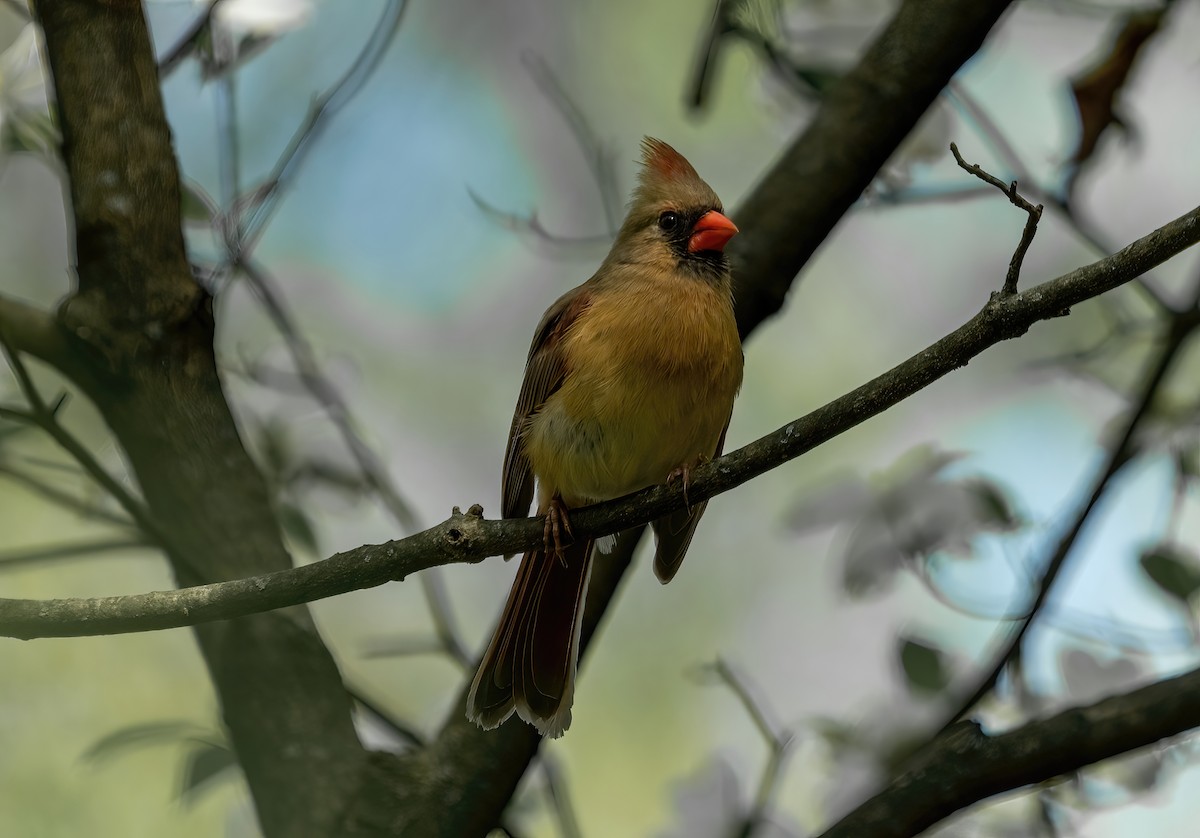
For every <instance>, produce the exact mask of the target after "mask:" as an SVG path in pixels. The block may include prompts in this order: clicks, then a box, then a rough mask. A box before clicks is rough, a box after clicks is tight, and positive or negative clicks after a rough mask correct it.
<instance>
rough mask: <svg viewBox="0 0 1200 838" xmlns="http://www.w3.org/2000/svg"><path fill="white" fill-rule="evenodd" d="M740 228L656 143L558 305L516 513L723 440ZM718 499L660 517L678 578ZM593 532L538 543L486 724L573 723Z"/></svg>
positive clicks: (735, 346) (483, 704) (589, 493)
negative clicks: (619, 220) (601, 250)
mask: <svg viewBox="0 0 1200 838" xmlns="http://www.w3.org/2000/svg"><path fill="white" fill-rule="evenodd" d="M734 232H736V228H735V227H734V226H733V224H732V223H731V222H729V220H728V219H726V218H725V217H724V215H722V214H721V203H720V200H719V199H718V198H717V196H716V194H715V193H713V191H712V189H711V188H709V186H708V185H707V184H706V183H705V182H704V181H703V180H701V179H700V177H699V175H697V174H696V172H695V170H694V169H692V167H691V165H690V164H689V163H688V162H687V161H686V160H685V159H684V158H683V157H682V156H681V155H679V153H678V152H676V151H675V150H674V149H672V148H671V147H670V146H668V145H667V144H666V143H663V142H661V141H659V140H653V139H649V138H648V139H647V140H645V141H644V143H643V167H642V171H641V175H640V180H639V185H638V188H637V190H636V191H635V192H634V195H633V199H632V201H631V203H630V209H629V213H628V215H627V216H626V219H625V221H624V223H623V224H622V227H621V230H620V232H619V233H618V235H617V239H616V241H615V242H614V244H613V247H612V250H611V251H610V252H609V255H608V257H607V258H606V259H605V260H604V262H603V264H602V265H601V266H600V269H599V270H598V271H597V272H596V274H595V275H594V276H593V277H592V278H591V279H589V280H588V281H587V282H585V283H584V284H583V285H580V286H579V287H577V288H575V289H573V290H571V291H568V292H567V293H566V294H564V295H563V296H562V297H560V298H559V299H558V300H557V301H556V302H555V303H554V304H553V305H552V306H551V307H550V308H549V309H548V310H547V312H546V314H545V315H544V316H543V318H542V321H541V323H540V324H539V325H538V328H537V331H536V332H535V335H534V339H533V344H532V346H531V347H530V350H529V359H528V362H527V365H526V371H525V381H524V383H523V384H522V387H521V393H520V396H519V397H518V400H517V407H516V411H515V413H514V416H513V423H512V428H511V430H510V433H509V442H508V449H507V451H506V453H505V458H504V480H503V490H502V494H503V514H504V516H505V517H522V516H524V515H525V514H527V512H528V510H529V505H530V503H531V502H532V500H533V496H534V478H535V477H536V479H537V487H538V488H537V501H538V503H537V509H538V514H539V515H546V514H548V513H559V512H561V513H562V514H565V511H566V510H567V509H573V508H576V507H579V506H583V505H586V504H589V503H593V502H595V501H600V500H607V499H609V498H615V497H620V496H621V495H625V494H628V493H630V492H634V491H637V490H638V489H641V488H644V487H646V486H649V485H652V484H655V483H661V482H664V481H665V480H667V478H668V476H670V475H672V474H673V473H675V472H678V471H679V470H680V469H686V468H690V467H693V466H695V465H696V464H698V463H699V462H701V461H703V460H705V459H708V458H710V457H713V456H715V455H717V454H719V452H720V449H721V446H722V444H723V442H724V436H725V429H726V428H727V427H728V424H729V416H730V412H731V411H732V409H733V400H734V397H735V396H736V394H737V391H738V388H739V387H740V386H741V381H742V350H741V344H740V341H739V339H738V332H737V325H736V323H735V321H734V317H733V300H732V292H731V283H730V276H729V269H728V265H727V263H726V260H725V257H724V255H723V253H722V252H721V251H722V248H723V247H724V244H725V242H726V241H728V239H729V238H730V237H731V236H732V235H733V233H734ZM704 508H705V504H702V503H701V504H696V505H695V506H693V507H691V508H690V509H685V510H682V511H680V512H678V513H675V514H673V515H669V516H666V517H664V518H662V519H659V520H658V521H655V522H654V523H653V525H652V526H653V527H654V531H655V535H656V537H657V541H658V547H657V550H656V553H655V563H654V568H655V573H656V575H657V576H658V578H659V579H660V580H661V581H662V582H664V583H665V582H668V581H670V579H671V577H673V576H674V575H675V573H676V571H677V570H678V568H679V565H680V563H681V562H682V561H683V556H684V554H685V553H686V551H687V548H688V545H689V544H690V543H691V539H692V534H693V533H694V531H695V528H696V524H697V523H698V522H699V520H700V516H701V515H702V514H703V512H704ZM591 547H592V545H591V542H590V541H587V540H583V541H579V542H576V543H574V544H570V545H568V546H566V547H565V548H564V550H563V555H562V556H561V557H559V556H556V555H555V554H554V550H553V546H552V545H549V544H548V545H546V546H544V547H543V548H540V549H537V550H532V551H530V552H528V553H526V554H525V555H524V556H523V557H522V559H521V566H520V568H519V569H518V572H517V578H516V581H515V582H514V583H513V588H512V592H511V593H510V594H509V598H508V602H507V604H506V605H505V609H504V612H503V614H502V615H501V618H500V624H499V626H498V627H497V630H496V634H495V635H494V637H493V638H492V641H491V644H490V645H489V646H488V649H487V651H486V652H485V653H484V657H483V660H482V662H481V663H480V667H479V671H478V672H477V674H476V676H475V680H474V683H473V684H472V686H471V691H470V694H469V695H468V699H467V715H468V717H469V718H471V719H473V720H475V721H476V722H478V723H479V724H480V725H481V726H483V727H485V728H492V727H495V726H497V725H499V724H500V723H501V722H503V721H504V720H505V719H506V718H508V716H509V715H510V714H511V713H512V712H513V711H514V710H515V711H516V713H517V714H518V715H519V716H520V717H521V718H522V719H525V720H526V721H527V722H529V723H531V724H533V725H534V726H535V727H537V728H538V730H539V731H541V733H543V734H544V735H547V736H558V735H561V733H562V732H563V731H564V730H565V729H566V727H567V726H568V725H569V724H570V719H571V714H570V708H571V702H572V697H573V694H574V682H575V664H576V658H577V657H578V643H579V631H580V625H581V620H582V615H583V601H584V597H585V594H586V590H587V580H588V576H589V575H590V568H591V561H592V549H591Z"/></svg>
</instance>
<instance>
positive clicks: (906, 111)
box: [729, 0, 1011, 337]
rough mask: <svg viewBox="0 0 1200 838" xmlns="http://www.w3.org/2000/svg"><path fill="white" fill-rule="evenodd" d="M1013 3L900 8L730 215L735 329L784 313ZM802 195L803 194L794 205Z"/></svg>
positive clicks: (950, 0) (939, 0)
mask: <svg viewBox="0 0 1200 838" xmlns="http://www.w3.org/2000/svg"><path fill="white" fill-rule="evenodd" d="M1010 3H1011V0H973V2H963V0H906V2H904V3H903V4H902V5H901V6H900V9H899V10H898V11H897V13H896V15H895V17H894V18H893V19H892V21H891V22H890V23H889V24H888V26H887V28H886V29H884V31H883V32H882V33H881V34H880V35H879V37H878V38H877V39H876V40H875V42H874V43H873V44H872V45H871V46H870V47H869V48H868V49H867V51H866V53H865V54H864V55H863V57H862V59H861V60H860V61H859V63H858V65H857V66H856V67H855V68H854V69H853V70H851V71H850V72H849V73H847V74H846V75H845V76H843V77H842V79H841V80H840V81H838V82H837V83H836V84H834V85H833V87H831V88H830V90H829V92H828V93H827V94H826V95H825V96H824V97H823V99H822V104H821V107H820V109H818V111H817V113H816V115H815V117H814V118H813V120H812V122H810V123H809V124H808V126H807V127H806V128H805V129H804V131H803V133H802V134H801V135H800V136H799V137H798V138H797V139H796V141H795V142H793V143H792V145H791V146H790V147H789V148H788V149H787V150H786V151H784V152H783V154H782V155H781V156H780V157H779V159H778V160H777V161H776V162H775V164H774V165H773V166H771V168H770V169H768V170H767V171H766V172H765V173H764V174H763V176H762V178H761V179H760V180H759V182H758V184H757V185H756V186H755V187H754V189H753V190H752V191H751V193H750V195H749V197H748V198H747V199H746V202H745V204H743V205H742V206H741V207H740V208H739V209H738V212H737V213H736V215H735V216H734V217H735V219H736V221H737V223H738V226H739V227H741V228H742V233H741V234H740V235H739V236H738V237H737V238H735V239H734V240H733V241H732V242H731V243H730V247H729V252H730V255H731V256H732V257H733V265H734V271H733V278H734V299H736V300H737V317H738V328H739V330H740V331H741V333H742V336H743V337H745V336H746V335H747V334H749V332H750V330H751V329H752V328H753V327H754V326H755V325H756V324H758V323H759V322H761V321H762V320H764V319H765V318H767V317H769V316H771V315H772V314H774V313H775V312H777V311H778V310H779V309H780V308H782V306H783V303H784V299H785V298H786V296H787V292H788V289H789V288H791V285H792V280H793V278H794V277H795V276H796V274H797V273H798V272H799V271H800V269H801V268H803V267H804V265H805V263H806V262H807V261H808V259H809V257H810V256H812V254H813V253H814V252H815V251H816V249H817V247H819V246H820V244H821V242H823V241H825V239H826V237H827V236H828V235H829V232H830V231H831V230H832V229H833V228H834V225H836V224H837V223H838V221H839V220H840V219H841V217H842V216H843V215H844V214H845V213H846V210H848V209H849V208H850V207H851V205H852V204H853V203H854V202H855V201H857V200H858V199H859V197H860V196H861V195H862V193H863V190H865V189H866V188H867V187H868V186H869V185H870V183H871V181H872V179H873V178H874V177H875V174H876V172H878V171H879V168H880V167H881V166H882V165H883V164H884V163H885V162H886V161H887V159H888V157H890V156H891V155H892V153H893V152H894V151H895V149H896V147H897V146H898V145H899V144H900V141H901V140H903V139H904V137H906V136H908V134H909V132H910V131H912V129H913V127H914V126H915V125H916V124H917V120H919V119H920V118H921V115H922V114H924V113H925V111H926V110H927V109H928V108H929V106H930V105H931V104H932V103H933V101H934V99H935V98H937V96H938V94H939V93H941V91H942V88H944V87H945V86H946V84H947V83H948V82H949V81H950V79H951V77H952V76H953V75H954V74H955V72H957V70H958V68H959V67H960V66H962V64H963V62H965V61H966V60H967V59H968V58H970V57H971V56H972V55H973V54H974V53H975V51H976V50H978V49H979V47H980V45H982V43H983V41H984V39H985V38H986V37H987V34H988V32H989V31H991V29H992V27H993V26H994V25H995V24H996V22H997V21H998V20H999V19H1000V16H1001V15H1002V14H1003V13H1004V10H1005V9H1007V8H1008V6H1009V5H1010ZM799 196H803V199H800V197H799Z"/></svg>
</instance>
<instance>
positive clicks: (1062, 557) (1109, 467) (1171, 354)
mask: <svg viewBox="0 0 1200 838" xmlns="http://www.w3.org/2000/svg"><path fill="white" fill-rule="evenodd" d="M1177 322H1178V323H1179V324H1180V325H1179V326H1178V327H1175V328H1172V329H1171V330H1170V331H1169V333H1168V336H1167V340H1166V343H1165V344H1164V345H1163V346H1162V348H1161V349H1160V350H1159V352H1158V355H1157V356H1156V357H1155V358H1154V360H1153V361H1152V362H1151V364H1150V367H1151V368H1150V370H1149V372H1148V373H1147V374H1146V375H1145V376H1144V377H1143V380H1144V382H1145V383H1144V384H1143V386H1142V391H1141V393H1140V394H1139V395H1138V398H1137V400H1136V401H1135V402H1134V406H1133V407H1132V408H1131V409H1130V411H1129V415H1128V418H1127V419H1126V421H1125V425H1124V429H1123V430H1122V432H1121V436H1120V437H1119V438H1118V439H1117V441H1116V442H1115V443H1114V444H1113V446H1112V448H1111V450H1110V452H1109V455H1108V460H1107V461H1106V463H1105V465H1104V468H1103V469H1102V470H1101V471H1100V474H1099V475H1097V476H1096V478H1095V480H1094V481H1093V483H1092V488H1091V491H1090V492H1089V494H1088V499H1087V502H1086V503H1084V505H1083V506H1082V507H1081V508H1080V509H1079V511H1078V512H1077V513H1076V514H1075V518H1074V520H1073V521H1072V522H1071V526H1070V527H1069V528H1068V529H1067V531H1066V532H1064V533H1063V534H1062V536H1061V537H1060V538H1059V540H1058V542H1057V544H1056V545H1055V548H1054V552H1053V553H1052V554H1051V555H1050V559H1049V561H1047V562H1046V564H1045V570H1044V571H1043V572H1042V578H1041V581H1040V582H1039V583H1038V588H1037V594H1036V595H1035V597H1034V600H1033V605H1032V606H1030V608H1029V611H1028V613H1027V614H1026V615H1025V616H1024V617H1023V618H1022V619H1021V621H1020V622H1019V623H1018V624H1017V625H1016V627H1015V630H1014V631H1012V633H1011V636H1010V638H1009V639H1008V641H1007V642H1006V643H1005V644H1004V646H1003V648H1002V649H1001V650H1000V652H998V653H997V654H996V656H995V658H994V661H995V662H994V663H993V664H992V665H991V667H990V668H989V669H988V670H987V672H986V674H985V675H984V676H983V678H982V679H980V681H979V684H978V686H977V687H976V688H975V689H974V691H972V692H971V694H970V695H968V696H967V697H966V698H965V699H964V700H963V701H962V702H961V704H960V706H959V708H958V709H957V710H955V711H954V712H953V713H952V714H951V715H950V716H949V717H948V718H947V721H946V725H945V727H943V728H942V731H941V732H942V733H944V732H946V730H947V729H948V728H949V726H950V725H952V724H953V723H954V722H955V721H957V720H958V719H959V718H961V717H962V716H964V715H966V714H967V713H969V712H970V711H971V710H972V709H973V708H974V707H975V705H977V704H978V703H979V702H980V701H982V700H983V699H984V698H985V697H986V696H987V695H988V694H989V693H990V692H991V691H992V690H993V689H994V688H995V686H996V682H997V681H998V680H999V679H1000V675H1001V674H1002V673H1003V672H1004V670H1005V668H1006V667H1007V666H1008V665H1009V664H1010V663H1012V662H1013V661H1015V660H1017V659H1019V657H1020V654H1021V645H1022V643H1024V641H1025V638H1026V637H1027V636H1028V634H1029V630H1030V629H1031V628H1032V627H1033V623H1034V621H1035V620H1036V619H1037V618H1038V616H1039V615H1040V614H1041V613H1042V609H1043V608H1044V607H1045V605H1046V602H1047V601H1048V600H1049V597H1050V591H1051V590H1052V589H1053V588H1054V584H1055V582H1057V581H1058V578H1059V575H1060V574H1061V572H1062V569H1063V567H1064V566H1065V565H1066V561H1067V557H1068V556H1069V555H1070V553H1071V550H1072V548H1073V547H1074V545H1075V542H1076V541H1077V540H1078V538H1079V534H1080V533H1081V532H1082V531H1083V527H1084V525H1085V524H1086V523H1087V520H1088V518H1089V517H1090V516H1091V513H1092V510H1094V509H1095V508H1096V505H1097V504H1098V503H1099V502H1100V498H1101V497H1102V496H1103V495H1104V493H1105V491H1106V490H1107V488H1108V487H1109V485H1110V484H1111V483H1112V480H1113V478H1115V477H1116V476H1117V473H1118V472H1119V471H1120V470H1121V468H1122V467H1123V466H1124V465H1125V464H1126V463H1128V462H1129V460H1130V458H1131V457H1132V455H1133V453H1134V446H1135V439H1136V437H1137V432H1138V428H1139V427H1140V426H1141V423H1142V420H1143V419H1145V417H1146V415H1147V413H1148V412H1149V410H1150V406H1151V405H1152V404H1153V402H1154V399H1155V396H1157V394H1158V391H1159V389H1160V388H1161V387H1162V385H1163V383H1164V382H1165V380H1166V377H1167V373H1168V371H1169V370H1170V369H1171V366H1172V364H1174V362H1175V360H1176V359H1177V358H1178V357H1179V354H1180V351H1181V350H1182V349H1183V347H1184V345H1185V344H1186V343H1187V339H1188V338H1189V337H1190V336H1191V334H1192V333H1193V332H1194V331H1195V329H1196V328H1197V327H1200V321H1197V320H1196V319H1195V318H1184V317H1180V318H1178V321H1177Z"/></svg>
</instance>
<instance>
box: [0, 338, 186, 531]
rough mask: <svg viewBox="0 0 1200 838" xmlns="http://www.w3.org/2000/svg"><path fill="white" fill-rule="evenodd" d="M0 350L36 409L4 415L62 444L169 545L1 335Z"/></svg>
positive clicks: (6, 411) (145, 527)
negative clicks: (60, 418) (66, 424)
mask: <svg viewBox="0 0 1200 838" xmlns="http://www.w3.org/2000/svg"><path fill="white" fill-rule="evenodd" d="M0 349H3V351H4V354H5V356H6V357H7V358H8V363H9V366H10V367H12V370H13V372H14V373H15V374H16V376H17V381H18V383H19V384H20V385H21V390H22V392H23V393H24V394H25V398H26V399H28V400H29V404H30V406H31V408H32V410H31V411H30V412H28V413H24V412H21V411H16V410H12V409H10V408H5V407H0V416H4V417H6V418H9V419H13V420H16V421H25V422H29V423H31V424H34V425H36V426H37V427H39V428H41V429H42V430H43V431H45V432H46V433H47V434H48V435H49V436H50V438H51V439H53V440H54V441H55V442H57V443H58V444H59V447H61V448H62V449H63V450H64V451H66V452H67V453H68V454H70V455H71V457H72V458H74V460H75V461H76V462H77V463H79V465H80V466H81V467H82V468H83V470H84V471H85V472H87V474H88V476H89V477H91V478H92V480H94V481H95V482H96V484H97V485H99V486H100V488H102V489H103V490H104V491H106V492H108V494H109V495H111V496H112V498H113V500H115V501H116V502H117V503H118V504H119V505H120V506H121V508H122V509H124V510H125V513H126V514H127V515H128V516H129V517H130V518H132V519H133V521H134V523H136V524H137V525H138V527H140V528H141V530H142V531H143V532H144V533H145V534H146V535H147V536H148V537H149V538H152V539H153V540H154V541H155V542H156V543H158V544H160V545H163V546H166V545H167V544H168V543H169V542H168V541H167V539H166V538H165V536H164V534H163V532H162V530H161V528H160V527H159V526H158V522H156V521H155V520H154V518H153V517H152V516H151V515H150V510H148V509H147V508H146V506H145V505H144V504H143V503H142V502H141V500H139V499H138V498H136V497H134V495H133V493H132V492H130V491H129V490H128V489H126V488H125V487H124V486H122V485H121V483H120V482H119V481H118V480H117V479H116V478H115V477H113V476H112V475H111V474H109V473H108V470H107V469H105V468H104V466H102V465H101V464H100V461H99V460H97V459H96V458H95V456H93V454H92V452H91V451H90V450H88V447H87V446H86V445H84V444H83V443H82V442H80V441H79V440H78V439H76V438H75V436H74V435H73V434H72V433H71V432H70V431H68V430H67V429H66V428H64V427H63V426H62V424H61V423H60V422H59V421H58V405H56V406H55V407H53V408H52V407H50V406H48V405H47V404H46V402H45V400H44V399H43V398H42V396H41V394H40V393H39V392H38V389H37V387H36V386H35V385H34V383H33V378H32V377H31V376H30V375H29V371H28V370H27V369H26V368H25V363H24V362H23V361H22V360H21V356H20V355H19V354H18V353H17V352H15V351H14V350H13V347H12V346H10V345H9V343H8V341H7V340H6V339H5V338H4V336H3V334H0ZM60 404H61V402H60Z"/></svg>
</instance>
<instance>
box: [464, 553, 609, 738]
mask: <svg viewBox="0 0 1200 838" xmlns="http://www.w3.org/2000/svg"><path fill="white" fill-rule="evenodd" d="M591 572H592V541H591V539H584V540H581V541H577V542H575V543H573V544H571V545H569V546H567V547H565V548H563V554H562V556H561V557H559V556H556V555H554V554H553V553H549V554H547V553H546V551H545V550H544V549H537V550H530V551H529V552H528V553H526V554H525V555H524V556H522V557H521V566H520V568H519V569H518V570H517V578H516V580H515V581H514V582H513V587H512V591H511V592H510V593H509V595H508V602H507V603H505V605H504V611H503V613H502V614H501V615H500V624H499V625H498V626H497V627H496V633H495V634H494V635H492V642H491V643H489V644H488V648H487V651H486V652H484V654H483V660H482V661H481V662H480V664H479V671H478V672H476V673H475V681H474V682H473V683H472V684H471V691H470V693H468V694H467V718H468V719H470V720H471V721H473V722H475V723H476V724H478V725H479V726H480V727H482V728H484V729H485V730H490V729H492V728H494V727H498V726H499V725H500V723H501V722H503V721H504V720H505V719H507V718H508V717H509V716H510V715H511V714H512V712H513V710H516V712H517V715H518V716H520V717H521V718H522V719H524V720H525V721H527V722H529V723H530V724H531V725H533V726H534V727H536V728H537V729H538V731H539V732H540V733H541V734H542V735H543V736H549V737H552V738H553V737H558V736H562V734H563V731H565V730H566V729H567V727H568V726H569V725H570V724H571V701H572V699H573V698H574V695H575V665H576V661H577V660H578V658H579V631H580V628H581V626H582V625H583V604H584V601H585V600H586V598H587V586H588V578H589V577H590V576H591Z"/></svg>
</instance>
